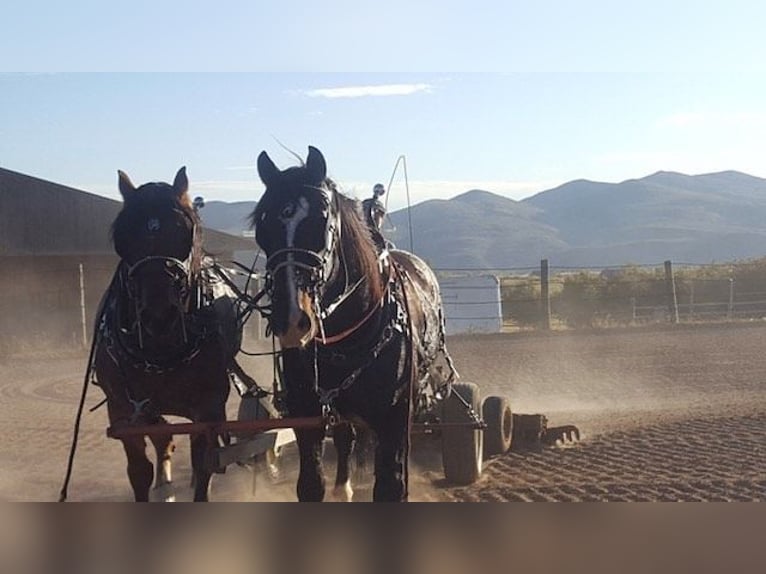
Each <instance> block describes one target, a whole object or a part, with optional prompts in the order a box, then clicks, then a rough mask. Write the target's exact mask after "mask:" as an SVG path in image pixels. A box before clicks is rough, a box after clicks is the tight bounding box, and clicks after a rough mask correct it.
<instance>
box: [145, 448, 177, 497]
mask: <svg viewBox="0 0 766 574" xmlns="http://www.w3.org/2000/svg"><path fill="white" fill-rule="evenodd" d="M151 440H152V443H153V444H154V450H155V452H156V453H157V468H156V474H155V479H154V490H155V493H156V497H157V498H158V499H159V500H163V501H165V502H175V499H176V497H175V493H174V492H173V476H172V465H171V456H172V454H173V451H174V450H175V444H174V443H173V436H172V435H154V436H152V437H151Z"/></svg>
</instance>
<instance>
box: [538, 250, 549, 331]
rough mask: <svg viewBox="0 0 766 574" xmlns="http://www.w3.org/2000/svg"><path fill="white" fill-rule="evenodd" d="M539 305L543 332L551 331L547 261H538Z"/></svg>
mask: <svg viewBox="0 0 766 574" xmlns="http://www.w3.org/2000/svg"><path fill="white" fill-rule="evenodd" d="M540 303H541V324H542V329H543V331H550V329H551V291H550V277H549V271H548V260H547V259H542V260H541V261H540Z"/></svg>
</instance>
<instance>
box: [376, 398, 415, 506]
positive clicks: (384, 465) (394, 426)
mask: <svg viewBox="0 0 766 574" xmlns="http://www.w3.org/2000/svg"><path fill="white" fill-rule="evenodd" d="M391 414H392V416H391V417H390V418H387V419H386V420H385V421H383V422H382V423H381V424H380V426H379V427H378V428H375V431H376V434H377V436H378V444H377V447H376V448H375V487H374V488H373V491H372V499H373V501H375V502H406V501H407V496H408V490H407V489H408V480H409V477H408V468H407V464H408V458H409V453H410V433H409V404H408V401H401V403H400V404H399V405H397V406H396V407H394V412H392V413H391Z"/></svg>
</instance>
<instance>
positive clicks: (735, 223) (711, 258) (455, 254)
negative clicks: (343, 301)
mask: <svg viewBox="0 0 766 574" xmlns="http://www.w3.org/2000/svg"><path fill="white" fill-rule="evenodd" d="M254 207H255V202H254V201H253V202H238V203H225V202H218V201H211V202H208V203H207V205H206V207H205V208H204V209H203V210H202V217H203V220H204V222H205V224H206V225H207V226H209V227H211V228H213V229H218V230H221V231H225V232H228V233H233V234H236V235H241V234H242V231H243V230H244V229H246V227H247V223H246V219H247V216H248V215H249V214H250V213H251V212H252V210H253V208H254ZM410 218H411V220H412V228H413V237H412V244H411V243H410V234H409V220H410ZM384 234H385V235H386V237H388V238H389V239H391V240H392V241H393V242H394V243H395V244H396V245H397V247H400V248H402V249H408V250H409V249H410V246H411V245H412V247H413V250H414V251H415V252H416V253H417V254H419V255H420V256H421V257H424V258H425V259H426V260H427V261H428V262H429V263H430V264H431V265H432V266H434V267H436V268H440V269H445V268H471V269H478V268H481V269H490V268H491V269H508V268H519V267H536V266H539V264H540V260H541V259H549V260H550V262H551V265H553V266H559V267H569V266H572V267H578V266H604V267H606V266H614V265H623V264H658V263H662V262H663V261H665V260H667V259H670V260H672V261H674V262H681V263H712V262H724V261H733V260H741V259H748V258H754V257H762V256H764V255H766V179H761V178H758V177H754V176H751V175H747V174H744V173H740V172H736V171H724V172H719V173H710V174H704V175H685V174H682V173H675V172H667V171H660V172H657V173H654V174H652V175H649V176H647V177H644V178H641V179H630V180H627V181H623V182H621V183H601V182H595V181H588V180H575V181H571V182H568V183H565V184H564V185H561V186H559V187H556V188H554V189H550V190H547V191H543V192H540V193H538V194H536V195H534V196H531V197H528V198H526V199H523V200H521V201H515V200H513V199H509V198H506V197H503V196H500V195H497V194H494V193H491V192H490V191H485V190H479V189H474V190H470V191H467V192H465V193H463V194H461V195H458V196H456V197H454V198H452V199H449V200H441V199H434V200H428V201H424V202H422V203H419V204H417V205H414V206H412V208H411V209H410V213H409V215H408V212H407V210H406V209H403V210H399V211H395V212H392V213H390V214H389V219H388V221H387V222H386V224H385V225H384Z"/></svg>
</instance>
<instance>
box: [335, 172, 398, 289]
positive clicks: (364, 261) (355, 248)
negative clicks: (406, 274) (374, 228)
mask: <svg viewBox="0 0 766 574" xmlns="http://www.w3.org/2000/svg"><path fill="white" fill-rule="evenodd" d="M325 183H327V185H328V187H330V189H332V190H333V192H334V195H335V200H336V203H337V206H338V212H339V214H340V221H341V233H340V237H341V249H342V251H343V253H342V255H343V257H344V258H345V260H346V262H347V264H349V265H354V264H355V266H356V267H357V268H358V269H359V270H360V272H361V273H362V274H363V275H364V276H366V277H368V278H369V279H370V281H369V289H370V295H371V296H372V298H373V300H374V301H377V300H378V299H380V298H381V297H382V296H383V289H384V286H383V285H382V281H381V280H380V267H379V264H378V250H377V247H376V246H375V242H374V241H373V239H372V236H371V235H370V228H369V227H368V226H367V223H366V222H365V219H364V216H363V215H362V211H361V206H360V203H359V201H357V200H355V199H351V198H349V197H346V196H345V195H343V194H342V193H340V192H339V191H338V189H337V187H336V185H335V183H334V182H333V181H332V180H326V182H325Z"/></svg>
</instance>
